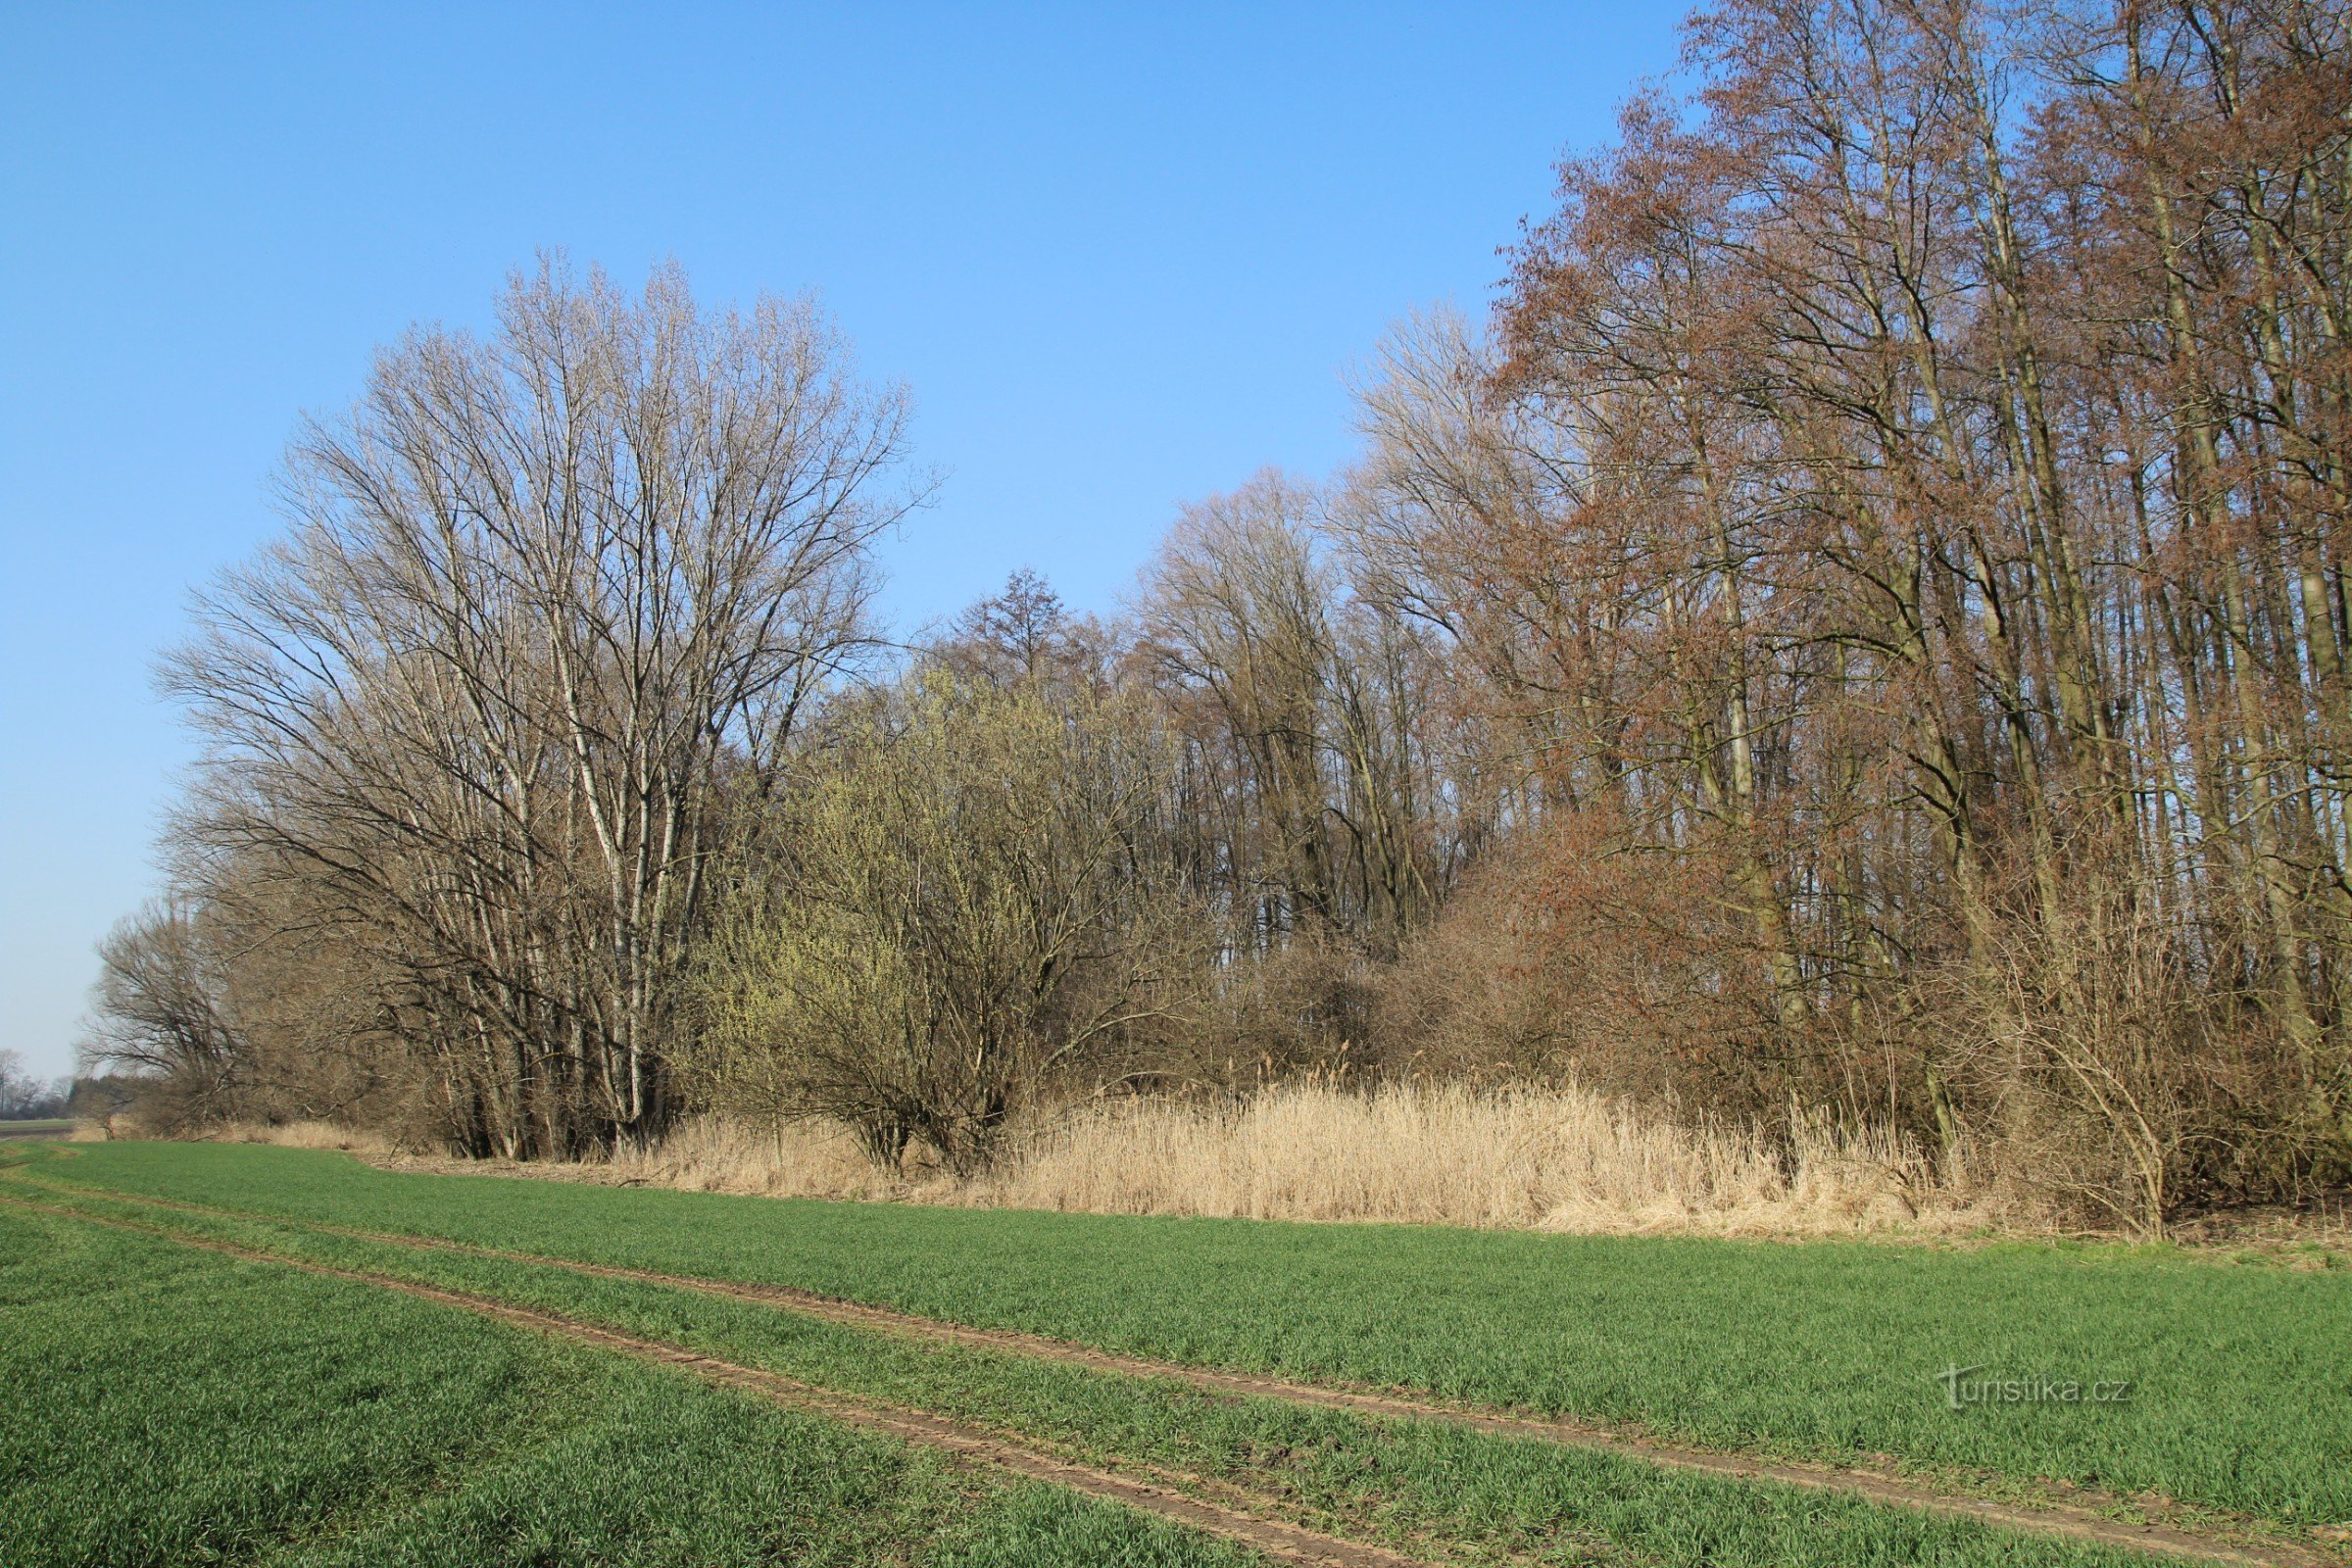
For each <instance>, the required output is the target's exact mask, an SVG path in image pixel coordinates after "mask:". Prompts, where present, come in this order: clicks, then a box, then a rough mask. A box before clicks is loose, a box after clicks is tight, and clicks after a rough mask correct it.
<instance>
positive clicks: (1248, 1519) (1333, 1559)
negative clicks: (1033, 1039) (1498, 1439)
mask: <svg viewBox="0 0 2352 1568" xmlns="http://www.w3.org/2000/svg"><path fill="white" fill-rule="evenodd" d="M0 1202H5V1203H9V1204H12V1205H14V1206H16V1207H19V1208H26V1209H31V1210H33V1211H35V1212H37V1213H43V1214H52V1215H56V1216H57V1217H59V1218H63V1219H71V1220H75V1221H78V1222H80V1223H82V1224H86V1225H102V1226H105V1227H107V1228H109V1229H111V1230H121V1231H129V1232H132V1233H135V1234H138V1235H143V1236H155V1237H159V1238H161V1239H163V1240H165V1241H169V1242H172V1243H174V1244H176V1245H178V1246H181V1247H189V1248H196V1249H199V1250H204V1251H208V1252H218V1253H221V1254H222V1255H224V1256H228V1257H234V1258H237V1259H239V1260H241V1261H244V1262H249V1263H269V1264H275V1265H277V1266H279V1267H282V1268H291V1269H297V1270H300V1271H301V1272H303V1273H306V1274H319V1275H323V1276H326V1277H327V1278H330V1279H340V1280H350V1281H353V1282H355V1283H357V1284H362V1285H371V1286H375V1287H377V1288H379V1289H382V1290H388V1291H399V1292H401V1293H403V1294H405V1295H408V1296H415V1297H419V1298H422V1299H425V1300H428V1301H438V1302H440V1303H442V1304H444V1305H447V1306H455V1307H461V1308H463V1309H464V1310H466V1311H468V1312H473V1313H477V1314H479V1315H481V1316H483V1317H487V1318H494V1319H497V1320H498V1321H500V1322H503V1323H512V1324H515V1325H517V1326H519V1327H523V1328H530V1329H536V1330H538V1331H540V1332H542V1333H547V1334H555V1335H560V1336H562V1337H564V1338H565V1339H569V1340H573V1341H576V1342H578V1343H580V1344H583V1345H593V1346H596V1347H598V1348H602V1349H608V1350H615V1351H619V1352H621V1353H623V1354H627V1355H633V1356H636V1357H639V1358H640V1359H643V1360H648V1361H657V1362H660V1363H662V1364H663V1365H666V1366H676V1367H683V1368H685V1369H686V1370H687V1371H690V1372H693V1373H694V1374H696V1375H697V1376H699V1377H703V1378H706V1379H708V1380H710V1381H711V1382H713V1383H720V1384H725V1385H727V1386H729V1387H732V1388H739V1389H745V1390H749V1391H750V1392H752V1393H755V1394H759V1395H761V1396H763V1397H767V1398H770V1399H774V1400H776V1401H777V1402H779V1403H783V1404H789V1405H792V1406H795V1407H796V1408H800V1409H807V1410H813V1411H816V1412H818V1413H819V1414H822V1415H827V1416H830V1417H832V1418H834V1419H836V1420H839V1421H845V1422H848V1423H849V1424H851V1425H853V1426H858V1427H862V1428H865V1429H866V1430H868V1431H873V1432H883V1433H887V1434H889V1435H890V1436H892V1437H896V1438H900V1439H903V1440H905V1441H907V1442H909V1443H915V1444H920V1445H922V1446H925V1447H930V1448H937V1449H940V1450H942V1451H944V1452H946V1453H948V1454H950V1455H952V1456H954V1457H955V1458H956V1460H957V1461H958V1462H961V1463H965V1464H972V1465H982V1466H988V1467H992V1468H995V1469H999V1470H1005V1471H1010V1472H1012V1473H1013V1474H1016V1475H1021V1476H1026V1477H1029V1478H1031V1479H1033V1480H1038V1481H1049V1482H1053V1483H1054V1484H1056V1485H1059V1486H1065V1487H1070V1488H1073V1489H1075V1490H1077V1491H1079V1492H1083V1493H1086V1494H1088V1495H1092V1496H1097V1497H1103V1498H1107V1499H1110V1500H1112V1501H1116V1502H1122V1503H1125V1504H1127V1505H1128V1506H1130V1507H1134V1508H1140V1509H1142V1510H1144V1511H1145V1512H1148V1513H1153V1514H1157V1515H1159V1516H1160V1517H1162V1518H1165V1519H1170V1520H1173V1521H1175V1522H1176V1523H1179V1524H1183V1525H1189V1526H1191V1527H1192V1528H1194V1529H1196V1530H1201V1531H1205V1532H1207V1533H1208V1534H1210V1535H1214V1536H1219V1537H1222V1538H1224V1539H1226V1540H1228V1541H1235V1542H1240V1543H1242V1544H1245V1545H1248V1546H1250V1547H1253V1548H1255V1549H1256V1550H1258V1551H1261V1552H1263V1553H1265V1554H1266V1555H1267V1556H1269V1557H1272V1558H1274V1559H1275V1560H1276V1561H1278V1562H1290V1563H1304V1564H1314V1565H1318V1568H1435V1565H1434V1564H1432V1563H1431V1562H1430V1561H1428V1560H1427V1559H1423V1558H1419V1557H1408V1556H1406V1555H1404V1554H1403V1553H1401V1552H1397V1551H1391V1550H1389V1549H1388V1548H1387V1547H1384V1546H1374V1545H1367V1544H1363V1543H1360V1542H1351V1541H1341V1540H1338V1539H1336V1538H1334V1537H1331V1536H1325V1535H1321V1534H1318V1533H1317V1532H1315V1531H1311V1530H1307V1529H1303V1528H1301V1527H1299V1526H1298V1525H1292V1524H1286V1523H1283V1522H1281V1521H1279V1520H1275V1519H1267V1518H1261V1517H1259V1516H1257V1515H1255V1514H1252V1513H1248V1512H1244V1511H1242V1510H1241V1509H1240V1508H1235V1507H1226V1506H1222V1505H1220V1504H1218V1503H1216V1502H1212V1501H1209V1500H1207V1499H1205V1498H1202V1497H1199V1496H1193V1495H1187V1494H1186V1493H1184V1492H1181V1491H1178V1490H1176V1488H1175V1487H1174V1486H1172V1485H1166V1484H1160V1483H1155V1482H1153V1481H1146V1480H1140V1479H1138V1478H1137V1477H1135V1476H1131V1475H1122V1474H1114V1473H1112V1472H1110V1471H1106V1470H1099V1469H1095V1468H1093V1467H1091V1466H1087V1465H1080V1464H1073V1463H1071V1462H1070V1461H1068V1460H1066V1459H1061V1458H1057V1457H1055V1456H1054V1455H1053V1454H1050V1453H1044V1452H1041V1451H1039V1450H1037V1449H1035V1448H1029V1447H1024V1446H1020V1445H1018V1444H1013V1443H1008V1442H1006V1441H1005V1440H1004V1439H1003V1438H1000V1437H997V1436H995V1435H993V1434H991V1433H988V1432H985V1431H982V1430H981V1429H979V1428H977V1427H972V1426H967V1425H965V1424H963V1423H962V1422H958V1421H954V1420H950V1419H949V1418H948V1417H945V1416H940V1415H934V1414H932V1413H931V1412H929V1411H927V1410H910V1409H905V1408H902V1407H899V1406H896V1405H889V1404H883V1403H881V1402H879V1401H876V1400H869V1399H858V1398H852V1397H848V1396H845V1395H840V1394H836V1393H833V1392H831V1391H829V1390H825V1389H818V1388H814V1387H811V1386H810V1385H808V1384H805V1383H798V1382H795V1381H794V1380H792V1379H790V1378H786V1377H781V1376H778V1375H777V1374H775V1373H773V1372H763V1371H761V1370H760V1369H759V1368H757V1367H748V1366H739V1365H737V1364H736V1363H734V1362H732V1361H722V1360H720V1359H718V1358H717V1357H716V1356H711V1355H705V1354H703V1353H701V1352H700V1351H697V1350H690V1349H687V1348H684V1347H682V1346H676V1345H668V1344H664V1343H663V1342H662V1341H659V1340H648V1339H643V1338H640V1337H638V1336H636V1335H632V1334H621V1333H618V1332H616V1331H614V1330H612V1329H607V1328H601V1327H599V1326H597V1325H596V1324H593V1323H583V1322H581V1321H579V1320H577V1319H575V1318H568V1317H563V1316H560V1315H558V1314H556V1313H553V1312H543V1311H537V1310H534V1309H531V1308H527V1307H519V1306H512V1305H509V1304H508V1303H506V1302H504V1301H498V1300H493V1299H490V1298H488V1297H481V1296H473V1295H469V1294H467V1293H466V1292H463V1291H445V1290H441V1289H439V1288H438V1287H435V1286H430V1285H419V1284H417V1283H415V1282H413V1281H410V1280H402V1279H395V1278H393V1277H391V1276H390V1275H385V1274H372V1273H369V1272H368V1271H366V1270H364V1269H350V1268H338V1267H335V1266H333V1265H330V1264H326V1263H314V1262H311V1261H308V1260H307V1259H302V1258H293V1257H287V1256H284V1255H282V1254H280V1253H275V1252H269V1251H264V1250H260V1249H258V1248H249V1247H239V1246H237V1245H236V1244H235V1243H233V1242H223V1241H218V1240H215V1239H213V1238H211V1237H200V1236H190V1235H187V1234H186V1233H184V1232H180V1231H174V1230H172V1229H170V1228H168V1227H166V1226H161V1225H143V1224H140V1223H138V1222H136V1221H133V1220H125V1219H117V1218H114V1217H111V1216H105V1217H102V1216H99V1215H96V1214H88V1213H84V1212H81V1211H79V1210H77V1209H73V1208H70V1207H67V1206H65V1205H63V1204H55V1203H37V1202H33V1201H29V1200H27V1199H23V1198H16V1197H8V1196H0ZM1152 1473H1153V1474H1155V1475H1163V1476H1164V1475H1165V1474H1166V1473H1165V1472H1156V1471H1155V1472H1152ZM1166 1479H1167V1480H1168V1481H1174V1480H1177V1479H1182V1480H1184V1481H1186V1482H1189V1483H1191V1484H1192V1485H1193V1486H1194V1487H1196V1488H1199V1489H1201V1490H1203V1491H1213V1492H1218V1493H1222V1494H1225V1495H1230V1496H1233V1497H1235V1498H1236V1499H1237V1500H1239V1499H1244V1498H1248V1497H1249V1494H1247V1493H1245V1492H1243V1491H1242V1490H1241V1489H1239V1488H1235V1487H1228V1486H1223V1485H1221V1484H1218V1483H1214V1482H1210V1481H1207V1480H1204V1479H1202V1478H1200V1477H1192V1476H1187V1477H1182V1478H1177V1477H1174V1476H1167V1477H1166ZM1250 1500H1259V1501H1261V1505H1263V1506H1271V1504H1269V1503H1264V1502H1262V1500H1260V1499H1250Z"/></svg>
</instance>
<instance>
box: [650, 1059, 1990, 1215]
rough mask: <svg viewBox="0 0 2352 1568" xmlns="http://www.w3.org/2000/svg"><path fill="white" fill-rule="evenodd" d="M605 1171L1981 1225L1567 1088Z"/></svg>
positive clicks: (1826, 1132)
mask: <svg viewBox="0 0 2352 1568" xmlns="http://www.w3.org/2000/svg"><path fill="white" fill-rule="evenodd" d="M1784 1149H1785V1152H1784ZM608 1169H609V1171H610V1173H611V1176H613V1177H617V1178H619V1179H623V1180H632V1181H645V1182H650V1183H655V1184H659V1185H662V1186H672V1187H683V1188H689V1189H693V1190H698V1191H707V1192H731V1193H756V1194H763V1195H767V1196H772V1197H809V1198H836V1199H895V1200H899V1201H915V1202H936V1203H956V1204H972V1205H986V1206H1007V1207H1021V1208H1051V1209H1072V1210H1085V1211H1091V1212H1095V1213H1108V1214H1196V1215H1215V1216H1235V1217H1245V1218H1253V1219H1302V1220H1397V1221H1406V1222H1413V1223H1424V1224H1446V1225H1471V1226H1483V1227H1496V1228H1512V1229H1539V1230H1563V1231H1616V1232H1629V1231H1638V1232H1655V1231H1676V1230H1687V1231H1706V1232H1712V1233H1717V1234H1755V1235H1768V1234H1805V1235H1829V1234H1861V1233H1873V1232H1876V1233H1885V1232H1891V1231H1913V1232H1918V1231H1938V1230H1948V1229H1954V1228H1958V1227H1961V1226H1965V1225H1971V1224H1976V1223H1980V1222H1982V1221H1983V1220H1984V1219H1985V1217H1987V1216H1986V1215H1985V1212H1984V1210H1983V1208H1982V1206H1981V1205H1980V1204H1979V1203H1978V1202H1977V1201H1974V1200H1973V1198H1972V1195H1971V1192H1970V1190H1969V1188H1968V1186H1967V1184H1965V1183H1963V1182H1961V1181H1958V1180H1955V1179H1953V1177H1952V1176H1951V1175H1950V1173H1947V1172H1944V1171H1941V1170H1939V1169H1937V1168H1936V1164H1935V1162H1933V1161H1931V1160H1929V1159H1928V1158H1926V1157H1925V1156H1923V1155H1922V1154H1920V1153H1919V1152H1916V1151H1913V1150H1910V1149H1908V1148H1904V1147H1900V1146H1897V1145H1895V1144H1894V1143H1892V1142H1890V1141H1888V1140H1887V1139H1885V1138H1883V1137H1879V1136H1875V1135H1862V1136H1857V1135H1852V1134H1848V1133H1845V1132H1843V1131H1840V1130H1838V1129H1837V1128H1834V1127H1832V1126H1829V1125H1828V1124H1826V1123H1820V1122H1815V1123H1808V1124H1805V1125H1804V1126H1802V1127H1800V1128H1799V1129H1798V1132H1797V1135H1796V1136H1795V1138H1794V1139H1793V1140H1789V1141H1788V1142H1787V1143H1786V1145H1783V1146H1779V1147H1776V1145H1775V1144H1774V1143H1773V1142H1771V1141H1768V1140H1766V1139H1765V1138H1764V1137H1763V1136H1761V1135H1760V1134H1759V1133H1757V1132H1755V1131H1752V1130H1739V1129H1721V1128H1698V1129H1692V1128H1690V1127H1686V1126H1680V1125H1677V1124H1675V1123H1674V1122H1672V1121H1669V1120H1667V1119H1665V1118H1661V1117H1657V1116H1651V1115H1644V1114H1642V1113H1641V1112H1639V1111H1637V1110H1635V1109H1633V1108H1632V1107H1630V1106H1628V1105H1626V1104H1624V1103H1620V1102H1616V1101H1613V1100H1610V1099H1608V1098H1606V1097H1603V1096H1600V1095H1595V1094H1593V1093H1590V1092H1588V1091H1585V1090H1582V1089H1579V1088H1575V1087H1573V1086H1571V1087H1553V1088H1543V1089H1515V1090H1486V1091H1481V1090H1473V1089H1468V1088H1464V1087H1461V1086H1419V1085H1410V1084H1405V1085H1394V1086H1388V1087H1383V1088H1379V1089H1375V1090H1373V1091H1371V1092H1369V1093H1357V1092H1351V1091H1347V1090H1340V1089H1333V1088H1328V1087H1319V1086H1294V1087H1287V1088H1278V1089H1271V1090H1267V1091H1265V1092H1263V1093H1261V1094H1258V1095H1256V1096H1253V1097H1251V1098H1250V1099H1248V1100H1245V1101H1242V1102H1239V1103H1231V1104H1209V1103H1196V1102H1182V1101H1165V1100H1132V1101H1117V1102H1107V1103H1101V1104H1097V1105H1091V1106H1088V1107H1085V1108H1082V1109H1080V1110H1078V1111H1076V1112H1075V1113H1073V1114H1071V1115H1069V1116H1068V1117H1067V1118H1065V1119H1064V1120H1062V1121H1061V1122H1059V1123H1057V1124H1055V1125H1052V1126H1048V1127H1045V1128H1041V1129H1036V1130H1033V1131H1031V1132H1029V1133H1028V1134H1027V1135H1025V1136H1024V1137H1022V1138H1021V1139H1019V1140H1017V1142H1016V1144H1015V1147H1014V1149H1013V1150H1012V1152H1010V1154H1009V1156H1008V1157H1007V1158H1005V1160H1003V1161H1001V1162H1000V1164H999V1166H998V1168H997V1169H996V1170H994V1171H992V1172H991V1173H989V1174H988V1175H986V1176H983V1177H980V1178H978V1179H976V1180H972V1181H968V1182H956V1181H954V1180H952V1179H950V1178H949V1177H947V1176H946V1175H944V1174H942V1173H940V1172H937V1171H917V1172H913V1173H911V1174H909V1175H907V1176H892V1175H889V1174H887V1173H884V1172H882V1171H879V1170H877V1169H876V1168H875V1167H874V1166H873V1165H872V1164H870V1163H869V1162H868V1161H867V1160H866V1159H865V1158H864V1157H863V1155H862V1154H861V1153H860V1152H859V1151H858V1146H857V1145H856V1143H855V1142H853V1141H852V1140H851V1139H850V1138H849V1137H848V1136H847V1135H846V1134H842V1133H837V1132H833V1131H831V1130H829V1129H827V1128H825V1127H822V1126H817V1125H805V1126H791V1127H786V1128H784V1129H782V1130H781V1131H780V1132H777V1133H768V1132H763V1131H755V1130H752V1129H750V1128H746V1127H743V1126H741V1125H738V1124H732V1123H729V1122H726V1121H724V1120H721V1119H718V1118H712V1117H703V1118H699V1119H696V1120H692V1121H689V1122H687V1123H685V1124H683V1125H682V1126H681V1127H680V1128H679V1129H678V1130H677V1131H676V1132H675V1133H674V1134H672V1135H671V1136H670V1137H669V1138H668V1139H667V1140H665V1141H663V1142H662V1143H661V1144H659V1145H656V1146H654V1147H652V1148H650V1149H632V1150H624V1151H622V1152H619V1153H617V1154H616V1155H615V1156H613V1159H612V1160H611V1161H610V1162H609V1165H608Z"/></svg>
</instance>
